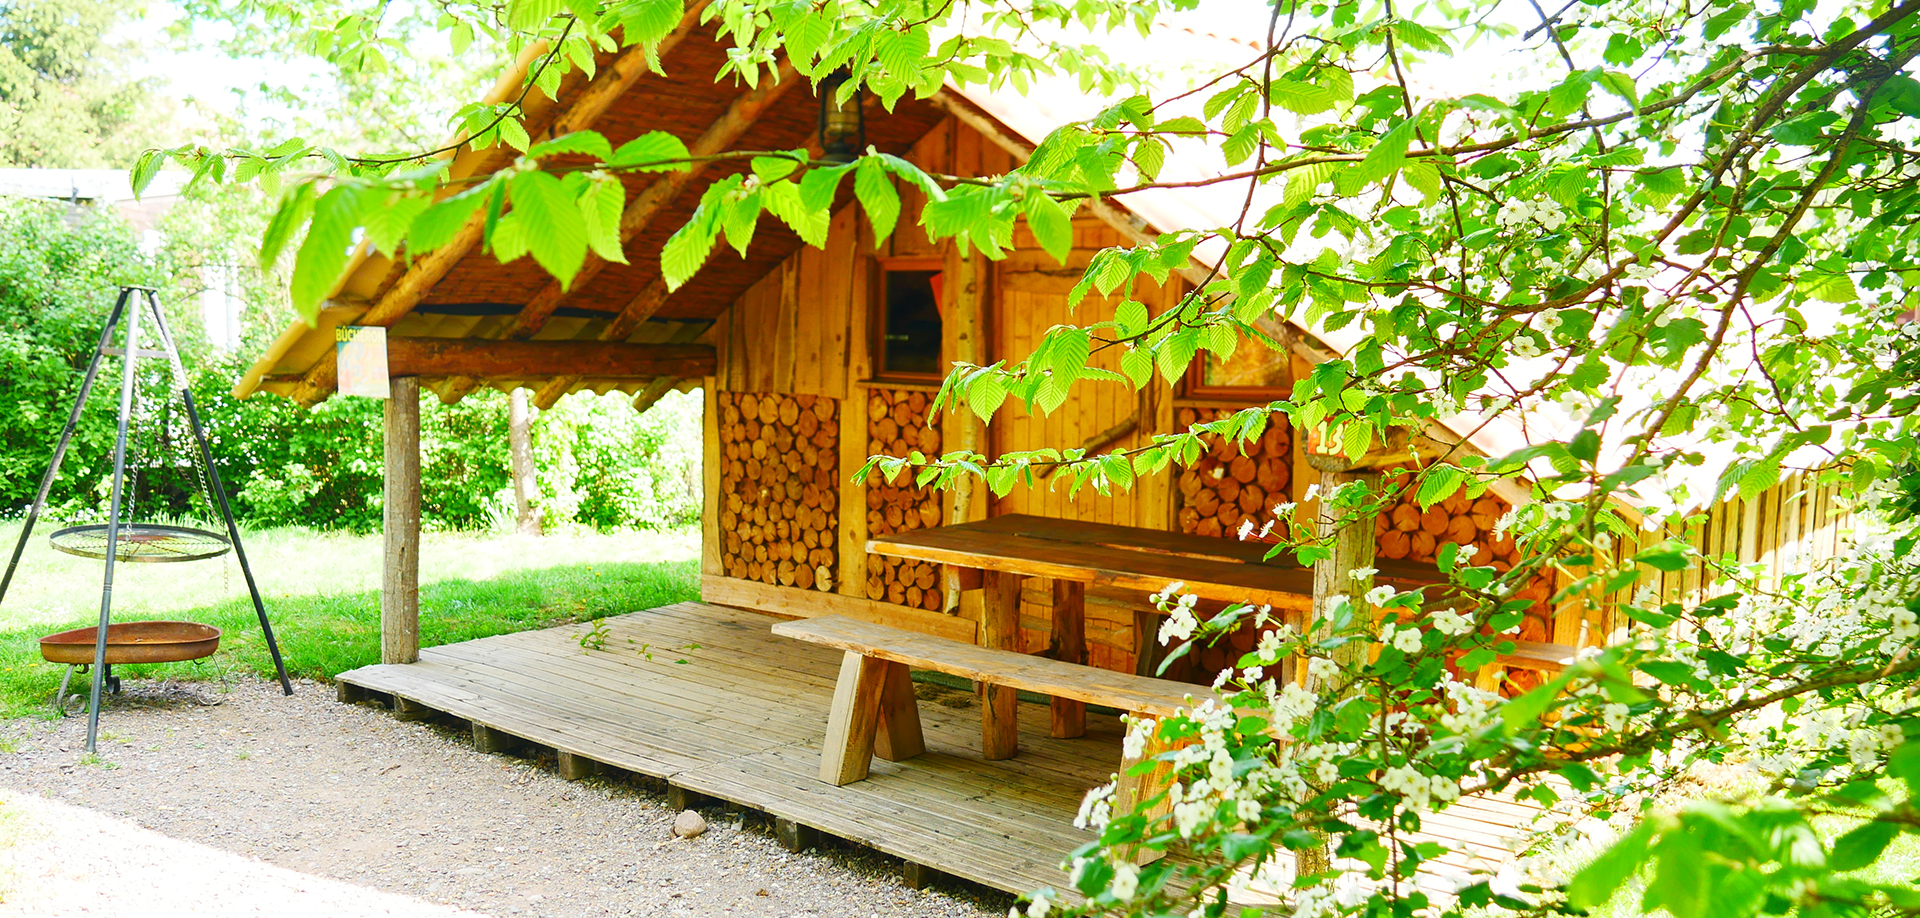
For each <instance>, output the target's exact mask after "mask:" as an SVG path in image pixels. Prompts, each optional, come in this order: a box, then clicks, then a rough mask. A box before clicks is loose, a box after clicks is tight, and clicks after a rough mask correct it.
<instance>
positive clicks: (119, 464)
mask: <svg viewBox="0 0 1920 918" xmlns="http://www.w3.org/2000/svg"><path fill="white" fill-rule="evenodd" d="M142 313H146V314H148V315H149V316H151V318H152V320H153V327H154V333H155V336H156V337H157V338H158V339H159V342H160V348H161V349H160V350H152V349H145V348H142V347H141V346H140V322H141V314H142ZM123 323H124V324H125V326H126V334H125V345H124V346H123V347H118V348H116V347H113V346H112V343H113V337H114V332H115V331H116V330H118V329H119V328H120V326H121V325H122V324H123ZM107 357H120V358H122V361H123V362H122V364H121V377H120V417H119V432H118V435H117V436H116V438H115V439H114V444H113V496H112V500H111V504H110V507H111V509H110V510H109V515H108V517H107V524H106V526H105V527H104V536H105V538H104V541H103V542H102V543H101V544H102V546H103V547H102V549H101V552H100V554H99V557H102V558H104V559H105V560H106V575H105V579H104V580H103V581H102V583H101V586H100V624H99V629H98V631H97V632H96V633H95V637H94V645H93V652H94V662H93V671H92V672H93V687H92V691H91V694H90V696H89V703H88V707H87V751H88V752H93V751H94V747H95V743H96V740H97V738H98V736H99V732H100V689H101V686H102V684H103V682H104V681H105V680H104V677H105V675H106V670H107V625H108V623H109V620H110V619H111V618H112V613H113V568H114V562H115V560H118V559H130V558H133V555H134V553H135V552H138V551H140V550H142V549H141V546H140V545H138V544H135V543H137V542H138V541H140V540H139V539H128V538H124V536H125V535H126V532H125V531H126V530H130V528H131V527H130V525H128V524H126V523H125V521H124V519H123V516H124V514H125V511H126V509H127V508H126V506H125V503H126V501H125V496H126V495H125V494H124V493H123V492H124V490H125V489H124V485H125V482H126V471H127V428H128V424H129V421H130V420H131V418H132V414H133V408H134V391H135V389H136V386H137V380H136V370H137V368H138V364H139V361H140V359H141V358H164V359H165V360H167V361H168V362H169V363H170V364H171V365H172V366H171V368H172V370H173V379H174V382H175V385H177V386H178V394H179V396H180V398H181V400H182V402H183V403H184V404H185V405H186V413H187V421H188V424H189V426H190V427H191V428H192V430H193V438H194V443H195V445H196V446H197V447H198V449H197V450H196V453H197V458H198V459H199V460H200V462H202V463H203V464H204V465H205V468H206V483H207V488H208V490H209V491H210V492H211V496H212V498H213V503H214V505H215V506H216V507H217V508H218V509H219V511H220V516H221V518H222V519H223V521H224V522H225V523H226V530H227V532H226V541H227V542H229V543H230V544H231V545H232V547H233V552H234V557H235V558H236V559H237V560H238V561H239V562H240V572H241V574H243V575H244V576H245V578H246V581H247V592H248V593H250V594H252V596H253V611H254V613H255V614H256V615H258V616H259V619H260V633H261V634H262V635H263V636H265V637H266V641H267V651H268V652H269V653H271V654H272V655H273V666H274V669H275V671H276V672H277V673H278V674H279V676H280V688H281V690H282V691H284V692H285V693H286V694H288V695H291V694H293V683H292V682H290V681H289V680H288V679H287V665H286V663H285V662H284V661H283V660H282V659H281V658H280V645H279V643H278V642H277V641H275V640H274V638H273V625H272V624H271V623H269V622H268V621H267V607H266V604H265V603H263V602H261V600H260V588H259V586H258V585H257V584H255V583H254V580H253V569H252V567H250V566H249V565H248V564H247V552H246V549H245V548H244V547H242V546H241V544H240V527H239V526H238V525H237V524H236V523H235V522H234V519H233V510H232V508H231V507H229V506H228V504H227V493H226V489H225V488H223V487H222V486H221V484H220V472H219V470H218V469H216V468H215V467H214V463H213V450H212V448H211V447H210V446H209V445H208V443H207V435H206V432H205V431H204V430H203V429H202V428H201V426H200V414H199V411H198V410H196V409H195V408H194V405H193V391H192V388H191V387H190V386H188V385H187V375H186V372H185V370H184V368H183V367H182V365H181V363H180V351H179V349H178V348H177V347H175V346H174V341H173V333H172V332H171V331H169V330H168V329H167V320H166V316H165V315H164V314H163V313H162V312H161V310H160V298H159V296H158V295H156V293H155V292H154V290H153V289H152V288H150V287H122V288H120V297H119V299H118V300H116V301H115V302H114V305H113V311H112V312H111V313H109V314H108V316H107V324H106V326H105V327H104V328H102V329H101V330H100V341H99V343H98V344H97V345H95V346H94V349H93V359H92V360H90V361H89V362H88V363H87V373H86V376H85V377H84V378H83V379H82V380H81V382H80V391H79V393H78V394H76V395H75V396H74V399H73V411H72V413H71V414H69V415H68V416H67V426H66V428H65V429H64V430H62V431H61V432H60V442H59V445H57V446H55V447H54V449H53V461H52V462H50V463H49V464H48V466H47V474H46V477H44V478H42V479H40V490H39V492H38V493H37V494H36V495H35V496H34V499H33V506H32V508H31V509H29V510H28V511H27V519H26V525H24V526H23V527H21V529H20V541H19V542H17V543H15V545H14V546H13V557H12V559H11V560H10V561H8V562H7V571H6V574H5V575H4V576H0V601H4V600H5V599H6V595H7V587H8V586H10V585H11V584H12V583H13V574H14V571H15V569H17V568H18V567H19V566H20V555H21V553H22V552H23V551H24V550H25V549H26V546H27V538H28V537H29V536H31V535H32V534H33V526H34V523H35V522H37V521H38V520H39V518H40V512H41V511H42V510H43V509H45V508H46V503H47V494H48V492H49V491H51V490H52V488H53V481H54V478H55V477H56V476H58V475H59V474H60V463H61V461H62V460H63V459H65V458H66V454H67V446H68V444H69V442H70V441H71V440H72V439H73V432H74V430H75V428H77V427H78V426H79V424H80V416H81V413H82V412H83V411H84V410H85V408H86V405H87V396H88V394H90V393H91V392H92V390H93V384H94V381H95V380H96V379H97V378H98V377H99V374H100V365H101V363H102V361H103V360H104V359H105V358H107ZM150 528H151V527H150ZM163 528H164V527H163ZM56 535H58V534H56ZM215 538H218V536H215ZM219 553H220V554H224V552H219ZM201 557H207V555H201ZM137 560H152V559H137Z"/></svg>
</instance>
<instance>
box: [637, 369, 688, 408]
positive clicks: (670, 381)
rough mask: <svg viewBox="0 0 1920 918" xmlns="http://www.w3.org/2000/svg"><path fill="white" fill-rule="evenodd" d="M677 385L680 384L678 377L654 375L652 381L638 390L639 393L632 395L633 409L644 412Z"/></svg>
mask: <svg viewBox="0 0 1920 918" xmlns="http://www.w3.org/2000/svg"><path fill="white" fill-rule="evenodd" d="M678 385H680V378H679V377H675V376H660V377H656V378H655V379H654V381H653V382H650V383H647V387H646V388H645V389H641V390H640V394H638V395H635V396H634V397H633V410H635V411H638V412H640V413H641V414H646V413H647V409H648V408H652V407H653V405H654V403H655V402H658V401H660V399H662V398H664V397H666V394H667V393H669V392H672V391H673V389H674V387H675V386H678Z"/></svg>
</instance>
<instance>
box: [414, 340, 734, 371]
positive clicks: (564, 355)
mask: <svg viewBox="0 0 1920 918" xmlns="http://www.w3.org/2000/svg"><path fill="white" fill-rule="evenodd" d="M713 366H714V351H713V348H711V347H708V346H707V345H704V344H626V343H624V342H611V341H487V340H481V339H475V338H388V339H387V372H388V373H389V374H390V375H393V376H429V377H431V376H472V377H475V378H477V379H526V378H528V377H539V376H553V375H557V374H560V373H572V372H578V373H580V374H581V376H583V377H591V378H595V379H654V378H658V377H660V376H679V377H687V376H705V375H707V374H709V373H712V372H713Z"/></svg>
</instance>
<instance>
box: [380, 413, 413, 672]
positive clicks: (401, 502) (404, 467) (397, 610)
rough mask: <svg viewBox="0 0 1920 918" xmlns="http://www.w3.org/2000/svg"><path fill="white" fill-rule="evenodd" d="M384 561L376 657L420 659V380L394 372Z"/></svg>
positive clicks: (383, 659) (388, 425)
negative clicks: (378, 654)
mask: <svg viewBox="0 0 1920 918" xmlns="http://www.w3.org/2000/svg"><path fill="white" fill-rule="evenodd" d="M385 445H386V504H385V517H384V520H383V522H382V527H383V529H384V530H385V534H386V560H385V566H384V568H383V575H382V577H381V583H380V662H382V663H413V662H416V661H418V660H419V659H420V379H419V377H417V376H399V377H395V378H394V380H393V383H392V391H391V393H390V397H389V398H388V399H387V407H386V437H385Z"/></svg>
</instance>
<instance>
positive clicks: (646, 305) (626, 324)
mask: <svg viewBox="0 0 1920 918" xmlns="http://www.w3.org/2000/svg"><path fill="white" fill-rule="evenodd" d="M671 293H672V291H670V290H668V289H667V282H666V279H664V278H654V281H653V283H651V284H648V285H647V286H646V287H644V288H642V289H641V291H640V292H639V293H636V294H634V296H633V299H630V300H628V301H627V305H626V306H624V307H622V308H621V310H620V313H619V314H618V315H616V316H614V317H613V321H611V322H608V323H607V327H606V328H603V329H601V330H600V340H602V341H625V340H626V338H627V336H628V335H631V334H633V333H634V332H635V331H637V330H638V329H639V328H640V326H641V325H643V324H645V323H646V321H647V320H648V319H650V318H653V314H654V313H656V312H659V311H660V307H662V306H665V305H666V304H667V297H668V296H669V295H670V294H671ZM580 380H581V376H579V375H578V374H575V375H571V376H559V377H555V378H553V379H550V380H547V381H546V383H545V384H544V385H542V386H541V387H540V388H539V389H537V390H535V391H534V393H533V404H534V406H535V407H537V408H539V409H540V410H541V411H545V410H547V409H548V408H552V407H553V403H554V402H557V401H559V400H560V396H562V395H565V394H567V393H568V392H571V391H573V387H574V385H575V384H576V383H578V382H580Z"/></svg>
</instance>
